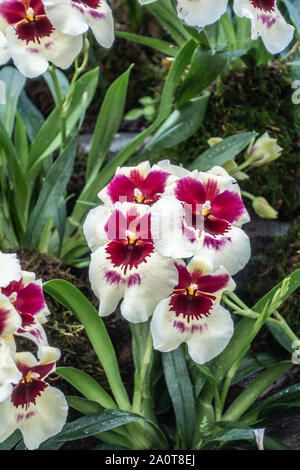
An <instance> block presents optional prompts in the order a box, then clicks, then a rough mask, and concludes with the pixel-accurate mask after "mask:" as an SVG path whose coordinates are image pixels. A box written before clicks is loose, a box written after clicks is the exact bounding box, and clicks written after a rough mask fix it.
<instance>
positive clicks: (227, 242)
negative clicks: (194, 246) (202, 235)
mask: <svg viewBox="0 0 300 470" xmlns="http://www.w3.org/2000/svg"><path fill="white" fill-rule="evenodd" d="M211 240H212V244H213V245H210V246H207V244H206V243H204V246H203V248H202V249H201V250H200V251H199V253H198V254H199V256H201V257H204V258H206V259H208V260H210V261H212V263H213V265H214V269H218V268H219V266H224V267H225V269H227V271H228V272H229V274H231V275H233V274H236V273H237V272H238V271H240V270H241V269H243V268H244V267H245V266H246V264H247V263H248V261H249V259H250V255H251V246H250V240H249V237H248V235H247V234H246V233H245V232H244V231H243V230H241V229H240V228H238V227H234V226H232V227H231V229H230V230H229V231H228V232H227V233H226V235H225V236H224V237H221V238H218V237H215V238H213V237H212V238H211ZM218 240H219V241H220V242H219V244H218V246H217V243H218Z"/></svg>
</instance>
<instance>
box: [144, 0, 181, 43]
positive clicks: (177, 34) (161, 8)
mask: <svg viewBox="0 0 300 470" xmlns="http://www.w3.org/2000/svg"><path fill="white" fill-rule="evenodd" d="M147 9H148V10H149V11H150V12H151V13H152V15H154V16H155V17H156V18H157V19H158V21H159V22H160V23H161V24H162V25H163V26H164V27H165V28H166V30H167V31H168V33H169V34H170V36H171V37H172V38H173V40H174V41H175V42H176V43H177V44H178V45H179V46H182V45H183V44H184V43H185V41H186V40H187V39H189V34H188V33H187V31H186V30H185V28H184V26H183V24H182V22H181V21H180V19H179V18H178V16H177V13H176V12H175V11H174V10H173V8H172V5H171V2H170V0H159V1H158V2H155V3H151V4H150V5H148V6H147Z"/></svg>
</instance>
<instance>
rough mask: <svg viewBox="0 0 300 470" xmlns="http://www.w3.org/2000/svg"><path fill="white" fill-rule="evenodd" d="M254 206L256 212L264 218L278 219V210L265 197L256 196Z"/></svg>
mask: <svg viewBox="0 0 300 470" xmlns="http://www.w3.org/2000/svg"><path fill="white" fill-rule="evenodd" d="M252 207H253V209H254V210H255V212H256V214H257V215H258V216H259V217H261V218H263V219H277V217H278V212H277V211H276V210H275V209H273V207H272V206H270V204H269V203H268V201H267V200H266V199H265V198H264V197H256V198H255V199H254V200H253V203H252Z"/></svg>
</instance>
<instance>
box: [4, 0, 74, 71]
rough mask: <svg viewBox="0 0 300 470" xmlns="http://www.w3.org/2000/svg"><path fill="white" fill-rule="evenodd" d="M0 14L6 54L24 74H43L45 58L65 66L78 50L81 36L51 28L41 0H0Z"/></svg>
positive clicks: (57, 64) (45, 64) (71, 60)
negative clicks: (4, 28) (4, 26)
mask: <svg viewBox="0 0 300 470" xmlns="http://www.w3.org/2000/svg"><path fill="white" fill-rule="evenodd" d="M0 18H2V20H4V21H5V22H6V23H7V24H8V27H7V30H6V32H5V35H6V40H7V45H8V49H9V52H10V55H11V57H12V59H13V61H14V63H15V65H16V67H17V68H18V69H19V70H20V72H21V73H22V74H23V75H24V76H25V77H28V78H33V77H37V76H38V75H41V74H43V73H44V72H46V70H47V68H48V66H49V61H50V62H53V64H55V65H56V66H58V67H61V68H62V69H67V68H68V67H70V65H71V64H72V62H73V60H74V59H75V57H76V56H77V55H78V54H79V52H80V51H81V48H82V36H80V35H78V36H70V35H67V34H63V33H61V32H60V31H58V30H57V29H55V28H54V26H53V25H52V23H51V22H50V20H49V18H48V16H47V15H46V13H45V9H44V5H43V3H42V0H0ZM4 46H5V44H4Z"/></svg>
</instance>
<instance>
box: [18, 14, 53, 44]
mask: <svg viewBox="0 0 300 470" xmlns="http://www.w3.org/2000/svg"><path fill="white" fill-rule="evenodd" d="M15 30H16V33H17V35H18V38H19V39H21V40H23V41H26V43H27V44H28V43H29V42H30V41H32V42H38V43H40V39H43V38H45V37H49V36H50V35H51V33H52V32H53V31H54V27H53V26H52V24H51V23H50V21H49V20H48V18H47V17H46V16H40V17H36V18H35V19H34V20H32V21H27V20H25V21H22V22H21V23H19V24H17V25H16V27H15Z"/></svg>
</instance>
